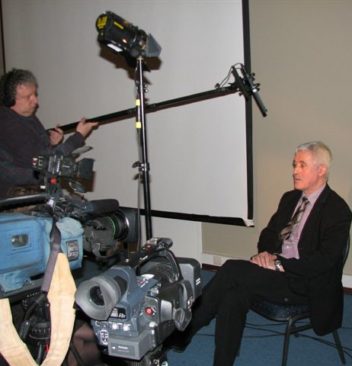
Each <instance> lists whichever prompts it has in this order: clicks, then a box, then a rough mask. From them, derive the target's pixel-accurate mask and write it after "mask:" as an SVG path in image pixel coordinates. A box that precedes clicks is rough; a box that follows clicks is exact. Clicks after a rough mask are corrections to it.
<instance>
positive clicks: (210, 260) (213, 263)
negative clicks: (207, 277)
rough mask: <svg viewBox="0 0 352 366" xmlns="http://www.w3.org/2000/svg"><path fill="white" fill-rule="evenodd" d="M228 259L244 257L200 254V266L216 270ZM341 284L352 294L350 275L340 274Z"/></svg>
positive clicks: (351, 278)
mask: <svg viewBox="0 0 352 366" xmlns="http://www.w3.org/2000/svg"><path fill="white" fill-rule="evenodd" d="M228 259H244V258H229V257H223V256H219V255H214V254H206V253H203V254H202V263H203V265H202V267H203V268H204V269H207V270H209V271H216V270H217V269H218V268H219V267H220V266H221V265H223V264H224V263H225V262H226V261H227V260H228ZM342 285H343V287H344V289H345V292H347V293H351V294H352V275H343V276H342Z"/></svg>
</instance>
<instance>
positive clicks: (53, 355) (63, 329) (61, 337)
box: [0, 253, 76, 366]
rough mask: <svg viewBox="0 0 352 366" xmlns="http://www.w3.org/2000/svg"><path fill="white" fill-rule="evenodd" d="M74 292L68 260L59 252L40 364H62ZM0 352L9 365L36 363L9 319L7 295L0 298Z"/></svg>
mask: <svg viewBox="0 0 352 366" xmlns="http://www.w3.org/2000/svg"><path fill="white" fill-rule="evenodd" d="M75 292H76V285H75V282H74V280H73V277H72V274H71V270H70V266H69V263H68V259H67V257H66V255H65V254H63V253H59V254H58V255H57V258H56V263H55V268H54V271H53V276H52V281H51V284H50V288H49V292H48V299H49V302H50V319H51V339H50V347H49V351H48V353H47V355H46V358H45V360H44V361H43V363H42V366H60V365H62V363H63V361H64V358H65V356H66V353H67V351H68V348H69V345H70V340H71V336H72V331H73V326H74V322H75V309H74V306H73V305H74V302H75ZM0 314H1V322H0V353H1V354H2V355H3V356H4V357H5V359H6V361H7V362H8V363H9V364H10V365H11V366H23V365H26V366H36V365H37V363H36V362H35V361H34V360H33V358H32V355H31V354H30V352H29V350H28V348H27V346H26V344H25V343H24V342H23V341H22V340H21V338H20V337H19V335H18V333H17V331H16V328H15V327H14V325H13V322H12V314H11V308H10V303H9V299H8V298H4V299H0Z"/></svg>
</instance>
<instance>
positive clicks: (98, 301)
mask: <svg viewBox="0 0 352 366" xmlns="http://www.w3.org/2000/svg"><path fill="white" fill-rule="evenodd" d="M171 245H172V241H171V240H170V239H168V238H153V239H150V240H148V241H147V242H146V243H145V244H144V245H143V247H142V249H141V251H140V252H139V253H137V254H136V255H135V256H134V257H133V258H132V259H131V260H130V261H129V263H128V264H127V263H124V264H121V265H116V266H112V267H111V268H109V269H108V270H107V271H106V272H104V273H102V274H100V275H98V276H96V277H93V278H91V279H89V280H87V281H84V282H82V283H81V284H80V285H79V287H78V289H77V293H76V302H77V304H78V305H79V306H80V307H81V309H82V310H83V311H84V312H85V313H86V314H87V315H88V316H89V318H90V319H91V324H92V327H93V329H94V332H95V335H96V337H97V340H98V343H99V345H100V346H102V347H103V348H104V350H105V352H106V353H107V354H108V355H109V356H114V357H120V358H125V359H129V360H141V359H142V358H143V357H146V358H149V357H151V355H152V351H155V349H156V348H157V347H158V346H160V345H161V344H162V342H163V341H164V340H165V339H166V338H167V337H168V336H169V335H170V334H171V333H172V332H173V331H174V330H175V329H177V330H180V331H183V330H184V329H185V328H186V327H187V325H188V324H189V322H190V321H191V318H192V313H191V307H192V305H193V303H194V301H195V300H196V299H197V298H198V296H199V295H200V294H201V274H200V265H199V263H198V262H197V261H196V260H194V259H190V258H179V259H176V258H175V256H174V255H173V253H172V252H171V251H170V247H171ZM148 365H149V363H148Z"/></svg>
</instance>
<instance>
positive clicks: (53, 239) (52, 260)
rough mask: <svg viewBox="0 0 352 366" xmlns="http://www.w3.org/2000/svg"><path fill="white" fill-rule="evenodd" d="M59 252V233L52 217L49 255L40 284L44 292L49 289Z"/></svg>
mask: <svg viewBox="0 0 352 366" xmlns="http://www.w3.org/2000/svg"><path fill="white" fill-rule="evenodd" d="M60 252H61V233H60V230H59V228H58V227H57V225H56V219H55V218H53V225H52V228H51V232H50V255H49V258H48V262H47V265H46V269H45V273H44V277H43V282H42V286H41V290H42V291H43V292H45V293H47V292H48V291H49V288H50V283H51V280H52V277H53V273H54V269H55V264H56V260H57V256H58V254H59V253H60Z"/></svg>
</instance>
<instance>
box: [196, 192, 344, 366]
mask: <svg viewBox="0 0 352 366" xmlns="http://www.w3.org/2000/svg"><path fill="white" fill-rule="evenodd" d="M301 195H302V192H300V191H297V190H294V191H290V192H287V193H285V194H284V195H283V197H282V199H281V201H280V203H279V206H278V209H277V212H276V213H275V214H274V215H273V216H272V218H271V220H270V221H269V224H268V226H267V227H266V228H265V229H264V230H263V231H262V232H261V235H260V238H259V242H258V250H259V252H262V251H268V252H270V253H280V252H281V241H280V239H279V233H280V231H281V230H282V229H283V228H284V227H285V225H286V224H287V222H288V221H289V219H290V217H291V216H292V213H293V211H294V209H295V207H296V204H297V202H298V200H299V198H300V197H301ZM350 224H351V211H350V209H349V207H348V205H347V204H346V203H345V201H344V200H343V199H342V198H341V197H340V196H338V195H337V194H336V193H335V192H334V191H332V190H331V189H330V188H329V187H328V186H326V187H325V189H324V190H323V192H322V193H321V194H320V196H319V198H318V199H317V201H316V203H315V204H314V207H313V209H312V211H311V213H310V215H309V217H308V219H307V221H306V223H305V226H304V228H303V231H302V233H301V236H300V239H299V243H298V250H299V254H300V259H286V258H280V259H281V262H282V264H283V267H284V269H285V272H277V271H273V270H269V269H264V268H261V267H259V266H257V265H256V264H253V263H251V262H249V261H244V260H229V261H227V262H226V263H225V264H224V265H223V266H222V267H221V268H220V269H219V271H218V272H217V274H216V275H215V276H214V278H213V279H212V280H211V281H210V283H209V284H208V285H207V286H205V288H204V292H203V295H202V297H201V301H200V304H199V306H197V307H195V309H194V311H193V319H192V322H191V325H190V329H189V331H190V333H191V334H194V333H195V332H196V331H197V330H198V329H200V328H201V327H202V326H204V325H206V324H208V323H209V322H210V321H211V320H212V319H213V318H214V317H216V329H215V354H214V365H216V366H232V365H233V362H234V360H235V357H236V354H237V352H238V349H239V346H240V342H241V338H242V333H243V328H244V325H245V321H246V314H247V312H248V309H249V308H250V305H251V302H252V301H253V300H255V299H258V298H262V299H267V300H270V301H274V302H278V303H308V304H309V305H310V308H311V314H312V325H313V329H314V331H315V332H316V333H317V334H319V335H323V334H326V333H329V332H331V331H333V330H335V329H337V328H338V327H340V326H341V322H342V312H343V288H342V283H341V277H342V267H343V265H342V258H343V253H344V248H345V246H346V244H347V240H348V236H349V230H350Z"/></svg>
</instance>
